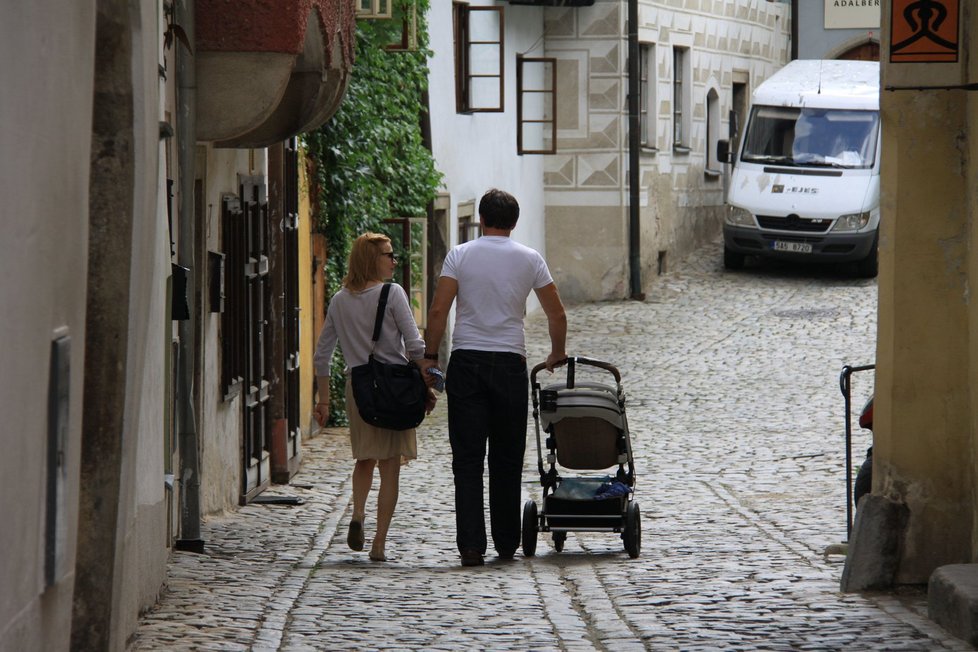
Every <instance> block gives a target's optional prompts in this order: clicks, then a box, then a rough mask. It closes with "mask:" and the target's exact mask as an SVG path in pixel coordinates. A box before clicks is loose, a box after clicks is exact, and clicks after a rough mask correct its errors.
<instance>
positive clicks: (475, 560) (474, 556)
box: [462, 550, 485, 566]
mask: <svg viewBox="0 0 978 652" xmlns="http://www.w3.org/2000/svg"><path fill="white" fill-rule="evenodd" d="M484 563H485V562H484V561H483V559H482V553H481V552H479V551H478V550H463V551H462V565H463V566H482V565H483V564H484Z"/></svg>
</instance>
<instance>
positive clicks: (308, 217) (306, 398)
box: [298, 146, 316, 439]
mask: <svg viewBox="0 0 978 652" xmlns="http://www.w3.org/2000/svg"><path fill="white" fill-rule="evenodd" d="M305 161H306V154H305V149H303V148H302V147H301V146H300V148H299V165H298V168H299V370H300V374H299V425H300V426H301V427H302V437H303V439H305V438H308V437H309V435H310V434H311V433H310V428H315V427H316V424H315V422H314V421H313V419H312V408H313V388H314V387H315V373H314V372H313V368H312V354H313V343H314V342H315V338H314V337H312V336H311V335H310V333H311V332H312V329H313V306H314V305H315V302H314V301H313V296H312V252H311V245H310V235H311V232H312V228H311V225H312V207H311V198H310V196H309V178H308V175H307V174H306V165H305Z"/></svg>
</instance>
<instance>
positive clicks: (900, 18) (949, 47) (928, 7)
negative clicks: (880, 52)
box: [889, 0, 960, 63]
mask: <svg viewBox="0 0 978 652" xmlns="http://www.w3.org/2000/svg"><path fill="white" fill-rule="evenodd" d="M958 2H959V0H893V5H892V10H891V16H890V39H889V45H890V48H889V50H890V63H956V62H957V61H958V56H959V49H960V41H959V38H958V22H959V17H960V16H959V5H958Z"/></svg>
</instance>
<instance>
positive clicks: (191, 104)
mask: <svg viewBox="0 0 978 652" xmlns="http://www.w3.org/2000/svg"><path fill="white" fill-rule="evenodd" d="M174 21H175V23H176V24H177V25H179V26H180V27H182V28H183V31H184V33H185V34H186V35H187V41H188V42H189V43H190V44H191V46H193V45H196V39H195V29H194V0H175V6H174ZM174 48H175V53H176V55H175V56H176V68H177V127H176V131H177V161H178V166H179V183H180V202H179V205H178V209H177V210H178V216H177V224H178V225H179V226H178V228H179V231H178V234H177V262H178V263H179V264H180V265H181V266H183V267H186V268H187V269H189V270H190V273H189V278H188V279H187V304H188V306H189V307H190V318H189V319H184V320H181V321H180V322H179V324H178V326H177V333H178V335H179V337H180V343H179V347H178V349H177V365H176V367H177V424H178V428H179V434H178V437H179V443H180V463H179V464H180V468H179V473H180V476H179V477H180V539H178V540H177V541H176V542H175V544H174V546H175V547H176V549H177V550H188V551H191V552H203V551H204V541H203V540H202V539H201V538H200V461H199V459H198V455H197V453H198V451H199V450H200V449H199V442H198V437H197V422H196V417H195V415H194V351H195V346H194V324H195V323H196V319H197V306H196V305H195V301H194V299H195V295H196V292H195V290H194V288H195V287H196V283H194V282H193V277H194V274H196V271H197V266H196V264H195V260H194V247H195V242H194V236H195V234H196V230H197V229H196V224H195V221H196V219H195V215H194V210H195V206H194V194H195V193H194V188H195V186H196V180H197V174H196V169H195V168H196V165H195V163H196V156H197V151H196V150H197V78H196V74H195V73H196V70H195V66H196V63H195V61H194V58H193V52H190V51H188V50H187V47H186V46H185V45H184V44H183V43H181V42H180V40H179V39H174Z"/></svg>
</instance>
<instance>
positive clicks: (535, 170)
mask: <svg viewBox="0 0 978 652" xmlns="http://www.w3.org/2000/svg"><path fill="white" fill-rule="evenodd" d="M470 4H471V5H473V6H476V5H487V6H497V5H498V4H499V3H496V2H492V1H491V0H475V1H473V2H470ZM502 6H503V7H504V24H505V34H504V47H505V56H504V61H505V71H504V80H505V92H504V108H505V110H504V111H503V112H502V113H472V114H461V113H456V111H455V54H454V50H453V27H452V7H451V3H450V2H433V3H432V7H431V9H429V11H428V32H429V34H430V38H431V43H430V47H431V49H432V51H433V52H434V55H433V57H432V58H431V59H430V60H429V64H428V65H429V75H428V79H429V89H428V95H429V98H430V108H431V126H432V128H431V132H432V135H431V138H432V150H433V152H434V156H435V165H436V167H437V168H438V170H439V171H440V172H441V173H442V174H444V175H445V179H444V190H445V191H446V192H447V193H449V195H450V198H451V222H450V231H449V233H450V234H451V244H452V245H455V244H457V238H458V228H457V224H458V213H457V208H458V205H459V203H462V202H466V201H474V202H475V204H476V210H478V202H479V199H480V198H481V197H482V195H483V194H484V193H485V191H487V190H489V189H490V188H499V189H501V190H505V191H506V192H509V193H511V194H512V195H513V196H514V197H516V199H517V200H518V201H519V203H520V220H519V223H518V224H517V226H516V230H515V231H513V239H514V240H516V241H518V242H521V243H523V244H525V245H527V246H529V247H533V248H534V249H536V250H537V251H539V252H540V253H542V254H544V256H546V250H545V232H544V217H545V215H544V199H543V156H542V155H533V154H527V155H523V156H519V155H517V153H516V55H517V54H518V53H525V54H527V56H543V37H542V34H543V10H542V9H541V8H539V7H522V6H514V5H509V4H506V3H503V4H502ZM532 47H535V49H534V50H533V51H532V52H530V51H529V50H530V48H532ZM476 218H478V215H476ZM537 307H538V304H537V302H536V297H535V296H534V295H531V296H530V303H529V308H530V309H531V310H533V309H535V308H537Z"/></svg>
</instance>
